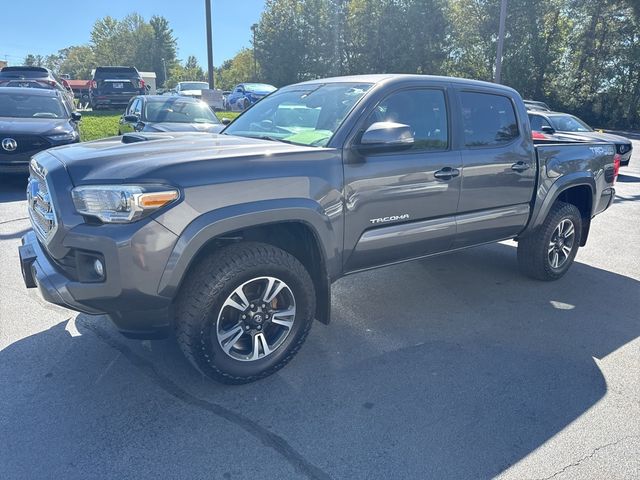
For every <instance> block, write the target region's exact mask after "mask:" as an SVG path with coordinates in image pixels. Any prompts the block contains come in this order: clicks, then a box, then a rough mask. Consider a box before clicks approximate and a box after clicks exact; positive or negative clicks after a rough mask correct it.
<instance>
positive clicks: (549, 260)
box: [518, 201, 582, 281]
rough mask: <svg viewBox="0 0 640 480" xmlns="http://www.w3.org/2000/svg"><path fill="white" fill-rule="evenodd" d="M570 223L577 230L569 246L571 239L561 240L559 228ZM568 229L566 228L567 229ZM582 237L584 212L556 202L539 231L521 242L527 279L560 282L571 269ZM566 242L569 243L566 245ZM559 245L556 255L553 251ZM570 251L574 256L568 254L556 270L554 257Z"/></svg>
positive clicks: (520, 258)
mask: <svg viewBox="0 0 640 480" xmlns="http://www.w3.org/2000/svg"><path fill="white" fill-rule="evenodd" d="M567 221H568V222H570V223H571V224H572V226H573V239H572V240H571V243H570V244H569V241H568V238H565V239H564V240H562V241H560V240H558V235H557V233H558V228H559V227H560V226H561V224H562V223H563V222H564V223H565V225H568V224H567ZM565 228H566V227H565ZM560 232H562V230H560ZM581 235H582V216H581V215H580V210H578V208H577V207H576V206H575V205H572V204H570V203H564V202H560V201H558V202H556V203H555V204H554V205H553V207H551V210H550V211H549V214H548V215H547V218H546V219H545V220H544V222H543V223H542V225H540V226H539V227H538V228H536V230H535V231H534V232H533V233H532V234H531V235H528V236H526V237H523V238H520V239H519V240H518V265H519V267H520V270H521V272H522V273H524V274H525V275H527V276H529V277H531V278H535V279H537V280H544V281H550V280H558V279H559V278H561V277H562V276H563V275H564V274H565V273H567V270H569V268H570V267H571V264H572V263H573V260H574V258H575V257H576V254H577V253H578V248H580V240H581ZM565 242H566V243H565ZM552 244H555V246H554V247H553V248H554V251H552V250H551V248H552ZM564 247H567V248H569V249H570V253H568V254H566V257H564V261H563V262H562V263H561V264H560V263H559V261H558V263H559V264H558V266H557V267H555V266H554V265H553V263H554V253H555V254H557V253H558V252H561V251H562V250H561V248H564ZM563 255H564V254H563V253H560V255H559V256H558V258H560V260H562V256H563Z"/></svg>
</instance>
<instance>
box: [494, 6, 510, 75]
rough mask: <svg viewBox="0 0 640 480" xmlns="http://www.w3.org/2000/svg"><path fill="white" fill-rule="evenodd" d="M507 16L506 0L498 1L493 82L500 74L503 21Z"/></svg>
mask: <svg viewBox="0 0 640 480" xmlns="http://www.w3.org/2000/svg"><path fill="white" fill-rule="evenodd" d="M506 16H507V0H502V2H501V3H500V26H499V27H498V50H497V52H496V74H495V78H494V82H495V83H500V81H501V76H502V49H503V47H504V22H505V19H506Z"/></svg>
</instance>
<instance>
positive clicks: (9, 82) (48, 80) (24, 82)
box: [0, 65, 73, 98]
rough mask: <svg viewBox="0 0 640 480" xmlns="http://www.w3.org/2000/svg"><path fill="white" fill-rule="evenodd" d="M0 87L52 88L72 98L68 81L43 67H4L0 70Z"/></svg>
mask: <svg viewBox="0 0 640 480" xmlns="http://www.w3.org/2000/svg"><path fill="white" fill-rule="evenodd" d="M0 87H23V88H25V87H26V88H50V89H51V88H53V89H56V90H59V91H61V92H64V93H65V94H66V95H68V96H69V97H70V98H73V91H72V90H71V87H70V86H69V83H68V82H67V81H66V80H65V79H63V78H60V77H59V76H57V75H56V74H55V73H53V72H52V71H51V70H49V69H48V68H44V67H32V66H29V65H21V66H17V65H16V66H13V67H4V68H2V69H1V70H0Z"/></svg>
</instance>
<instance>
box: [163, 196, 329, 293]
mask: <svg viewBox="0 0 640 480" xmlns="http://www.w3.org/2000/svg"><path fill="white" fill-rule="evenodd" d="M283 222H298V223H304V224H306V226H307V227H309V228H310V229H311V231H312V232H313V234H314V235H315V237H316V241H317V243H318V245H319V247H320V255H321V258H322V259H323V262H322V263H323V265H324V270H325V275H323V278H324V279H325V280H326V283H327V290H328V291H330V289H329V288H328V286H329V282H330V278H331V275H330V273H331V272H332V271H334V269H335V268H336V267H337V265H338V264H339V261H340V259H339V256H338V254H339V249H338V244H337V240H338V239H336V236H335V232H334V230H333V227H332V225H331V221H330V219H329V217H328V216H327V215H326V214H325V212H324V210H323V209H322V207H321V206H320V205H319V204H318V203H316V202H314V201H313V200H310V199H305V198H300V199H291V198H287V199H284V200H265V201H259V202H251V203H244V204H239V205H232V206H229V207H225V208H221V209H218V210H212V211H210V212H207V213H204V214H202V215H200V216H199V217H197V218H196V219H194V220H193V221H192V222H191V223H190V224H189V225H188V226H187V227H186V228H185V229H184V231H183V232H182V233H181V234H180V236H179V237H178V240H177V242H176V244H175V245H174V247H173V250H172V252H171V254H170V255H169V260H168V261H167V265H166V266H165V270H164V272H163V274H162V277H161V279H160V283H159V285H158V294H159V295H162V296H164V297H170V298H173V297H175V295H176V294H177V293H178V289H179V287H180V284H181V283H182V279H183V278H184V276H185V274H186V273H187V271H188V270H189V268H190V267H191V264H192V261H193V259H194V258H196V256H197V255H198V253H199V252H200V251H201V249H202V248H203V247H204V246H205V245H207V243H208V242H209V241H210V240H213V239H214V238H217V237H220V236H223V235H224V234H226V233H230V232H233V231H236V230H241V229H243V228H249V227H257V226H261V225H269V224H273V223H283Z"/></svg>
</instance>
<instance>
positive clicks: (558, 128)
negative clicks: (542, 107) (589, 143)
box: [528, 110, 633, 166]
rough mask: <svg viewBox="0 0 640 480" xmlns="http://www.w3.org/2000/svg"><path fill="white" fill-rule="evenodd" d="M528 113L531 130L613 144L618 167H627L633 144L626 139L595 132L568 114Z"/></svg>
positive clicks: (567, 137) (557, 136) (560, 137)
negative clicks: (616, 154)
mask: <svg viewBox="0 0 640 480" xmlns="http://www.w3.org/2000/svg"><path fill="white" fill-rule="evenodd" d="M528 113H529V122H531V129H532V130H536V131H539V132H543V133H547V134H550V135H553V136H554V137H555V138H558V139H567V140H573V139H576V138H578V139H580V138H588V139H593V140H602V141H604V142H609V143H613V144H614V145H615V146H616V152H617V153H618V154H620V165H622V166H627V165H629V161H630V159H631V151H632V150H633V144H632V143H631V140H629V139H628V138H626V137H622V136H620V135H613V134H611V133H604V132H599V131H596V130H594V129H593V128H591V127H590V126H589V125H587V123H585V122H584V121H582V120H581V119H579V118H578V117H576V116H575V115H570V114H568V113H560V112H551V111H549V112H543V111H536V110H529V112H528Z"/></svg>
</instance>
